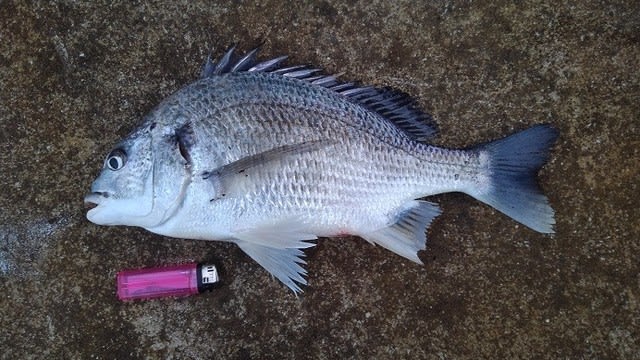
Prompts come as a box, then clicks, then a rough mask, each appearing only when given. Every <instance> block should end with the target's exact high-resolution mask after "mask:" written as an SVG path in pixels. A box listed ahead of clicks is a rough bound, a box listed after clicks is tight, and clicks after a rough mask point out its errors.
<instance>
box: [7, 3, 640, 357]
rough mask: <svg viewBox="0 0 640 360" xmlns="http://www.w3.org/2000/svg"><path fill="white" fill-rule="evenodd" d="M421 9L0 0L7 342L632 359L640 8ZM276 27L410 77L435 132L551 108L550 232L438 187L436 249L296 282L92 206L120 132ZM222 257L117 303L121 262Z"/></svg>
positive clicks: (349, 62) (323, 245) (293, 41)
mask: <svg viewBox="0 0 640 360" xmlns="http://www.w3.org/2000/svg"><path fill="white" fill-rule="evenodd" d="M26 3H28V4H26ZM423 3H424V4H422V5H419V4H418V3H417V2H415V1H400V2H387V1H361V2H355V3H351V4H349V5H346V4H343V3H342V2H339V1H333V0H331V1H318V2H307V3H303V2H292V3H289V4H283V3H281V2H279V1H262V2H259V3H255V4H252V3H249V2H224V3H212V2H206V1H177V2H173V1H167V2H156V1H144V2H128V1H123V2H117V3H113V2H112V1H87V2H75V1H58V2H56V1H49V2H45V1H36V2H22V1H7V0H4V1H0V169H1V170H0V171H1V174H2V176H1V177H0V186H1V188H2V191H1V192H0V314H1V317H0V329H2V331H0V358H2V359H27V358H36V359H38V358H41V359H116V358H117V359H125V358H146V359H155V358H159V359H183V358H187V359H188V358H193V359H203V358H221V359H222V358H230V359H269V358H275V359H283V358H284V359H306V358H327V359H328V358H380V359H385V358H386V359H396V358H433V359H436V358H470V359H477V358H573V359H575V358H620V359H622V358H627V359H633V358H635V359H637V358H640V275H639V270H640V262H639V260H638V255H639V254H640V240H639V239H640V216H639V212H638V208H640V196H639V195H638V191H639V188H638V183H639V179H640V176H639V175H640V174H639V173H640V171H639V168H640V161H639V154H638V148H639V147H640V76H639V74H638V69H640V3H638V2H637V1H610V2H601V1H592V0H587V1H563V2H558V1H530V2H522V3H521V2H511V1H502V0H499V1H473V2H471V1H428V2H423ZM261 42H263V43H264V45H263V51H262V54H263V56H264V57H273V56H276V55H281V54H289V55H291V61H290V62H291V63H310V64H314V65H317V66H320V67H323V68H325V69H327V71H328V72H331V73H341V74H343V75H342V77H343V78H344V79H349V80H358V81H361V82H362V83H366V84H376V85H379V86H392V87H395V88H398V89H400V90H403V91H405V92H407V93H410V94H412V95H414V96H415V97H416V99H417V100H418V102H419V103H420V105H421V106H423V107H424V109H426V110H427V111H429V112H430V113H432V114H433V115H434V118H435V119H436V121H437V123H438V124H439V126H440V130H441V132H440V136H439V137H438V139H437V144H439V145H442V146H448V147H465V146H469V145H472V144H477V143H480V142H483V141H487V140H490V139H495V138H499V137H502V136H504V135H507V134H509V133H511V132H514V131H516V130H521V129H524V128H526V127H528V126H531V125H533V124H538V123H551V124H553V125H554V126H555V127H557V128H558V129H559V130H560V133H561V135H560V139H559V141H558V143H557V145H556V147H555V150H554V152H553V154H552V157H551V160H550V162H549V163H548V165H547V166H545V167H544V169H543V170H542V171H541V173H540V183H541V185H542V187H543V188H544V190H545V193H546V194H547V195H548V196H549V198H550V201H551V204H552V205H553V207H554V208H555V210H556V220H557V225H556V235H555V236H545V235H541V234H538V233H535V232H533V231H531V230H529V229H527V228H524V227H523V226H520V225H518V224H517V223H516V222H514V221H513V220H511V219H509V218H507V217H505V216H503V215H501V214H499V213H497V212H496V211H494V210H492V209H491V208H489V207H488V206H485V205H483V204H481V203H479V202H477V201H475V200H473V199H471V198H470V197H467V196H464V195H460V194H445V195H439V196H435V197H432V198H431V199H430V200H432V201H436V202H438V203H439V204H440V205H441V207H442V209H443V210H444V214H443V215H442V216H440V217H439V218H438V219H437V220H436V221H435V222H434V223H433V224H432V226H431V228H430V230H429V243H428V246H427V250H426V251H424V252H423V253H421V255H420V256H421V258H422V259H423V260H424V262H425V265H424V266H418V265H416V264H414V263H411V262H409V261H407V260H405V259H403V258H400V257H399V256H396V255H394V254H392V253H390V252H389V251H386V250H384V249H382V248H381V247H374V246H371V245H369V244H367V243H366V242H365V241H363V240H361V239H357V238H346V239H344V238H343V239H334V240H327V239H323V240H321V241H320V242H319V244H318V246H317V247H315V248H313V249H311V250H310V251H308V252H307V260H308V263H309V264H308V270H309V286H308V287H306V288H305V292H304V294H303V295H302V296H300V297H295V296H294V295H293V294H292V293H291V292H290V291H289V290H288V289H287V288H285V287H284V286H283V285H281V284H280V283H278V282H277V281H275V280H273V279H271V277H270V276H269V275H268V274H267V273H266V271H264V270H263V269H262V268H261V267H260V266H259V265H257V264H256V263H255V262H253V261H252V260H251V259H249V258H248V257H247V256H245V255H244V254H243V253H242V252H241V250H239V249H238V248H237V247H236V246H235V245H231V244H227V243H220V242H204V241H186V240H179V239H170V238H166V237H162V236H157V235H153V234H151V233H148V232H146V231H144V230H141V229H136V228H124V227H101V226H96V225H94V224H92V223H90V222H88V221H87V220H86V219H85V211H86V210H85V209H84V206H83V201H82V199H83V196H84V195H85V194H86V193H87V192H88V191H89V186H90V184H91V182H92V180H93V179H94V178H95V176H96V175H97V174H98V172H99V170H100V168H101V166H102V162H103V159H104V156H105V154H106V153H107V151H108V150H109V149H110V147H111V146H112V145H113V144H114V143H115V142H117V141H118V140H119V139H121V138H122V137H123V136H125V135H126V134H127V133H128V132H129V131H131V130H132V129H134V128H135V126H136V124H137V123H138V122H139V121H140V119H141V117H142V116H143V115H144V114H145V113H146V112H148V111H149V110H150V109H151V108H152V107H153V106H154V105H155V104H157V103H158V102H159V101H160V100H162V99H163V98H164V97H166V96H167V95H169V94H170V93H172V92H174V91H175V90H177V89H179V88H180V87H182V86H184V85H186V84H188V83H189V82H191V81H193V80H194V79H196V77H197V76H198V73H199V71H200V66H201V64H202V63H203V61H204V58H205V57H206V55H207V54H208V53H209V52H210V51H211V52H212V53H213V54H214V55H215V56H218V55H220V54H221V52H222V51H223V50H224V49H225V48H226V47H227V46H228V45H229V44H232V43H238V44H239V47H240V48H241V49H243V50H248V49H250V48H251V47H252V46H254V45H256V44H259V43H261ZM207 259H209V260H211V259H213V260H216V261H218V262H219V263H220V264H221V265H222V268H223V270H224V284H223V286H222V287H220V288H219V289H217V290H215V291H213V292H211V293H207V294H204V295H199V296H194V297H190V298H184V299H177V300H176V299H164V300H160V301H148V302H137V303H121V302H119V301H118V300H117V299H116V297H115V274H116V272H117V271H118V270H120V269H123V268H137V267H144V266H155V265H162V264H173V263H180V262H186V261H192V260H196V261H201V260H207Z"/></svg>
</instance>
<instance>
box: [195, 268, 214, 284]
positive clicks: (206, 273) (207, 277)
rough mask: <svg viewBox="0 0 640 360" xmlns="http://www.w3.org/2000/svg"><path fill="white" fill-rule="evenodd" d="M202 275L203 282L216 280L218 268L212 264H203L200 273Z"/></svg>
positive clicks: (208, 282) (210, 282)
mask: <svg viewBox="0 0 640 360" xmlns="http://www.w3.org/2000/svg"><path fill="white" fill-rule="evenodd" d="M200 274H201V275H202V283H203V284H213V283H216V282H218V280H219V278H218V269H216V267H215V266H213V265H204V266H203V267H202V271H201V273H200Z"/></svg>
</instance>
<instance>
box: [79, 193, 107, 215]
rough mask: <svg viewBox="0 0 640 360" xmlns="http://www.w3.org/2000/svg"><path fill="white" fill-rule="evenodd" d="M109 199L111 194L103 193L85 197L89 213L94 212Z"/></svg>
mask: <svg viewBox="0 0 640 360" xmlns="http://www.w3.org/2000/svg"><path fill="white" fill-rule="evenodd" d="M108 197H109V193H107V192H103V191H94V192H92V193H91V194H89V195H87V196H85V197H84V205H85V207H87V208H88V209H89V211H91V210H94V209H95V208H97V207H98V206H100V204H101V203H102V202H103V201H104V200H105V199H107V198H108Z"/></svg>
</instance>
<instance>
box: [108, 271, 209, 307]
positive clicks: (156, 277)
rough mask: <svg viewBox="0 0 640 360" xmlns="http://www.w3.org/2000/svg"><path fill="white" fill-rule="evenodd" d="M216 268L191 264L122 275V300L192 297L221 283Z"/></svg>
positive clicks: (119, 284)
mask: <svg viewBox="0 0 640 360" xmlns="http://www.w3.org/2000/svg"><path fill="white" fill-rule="evenodd" d="M219 280H220V279H219V277H218V270H217V269H216V267H215V266H214V265H203V264H198V263H190V264H183V265H173V266H167V267H158V268H148V269H130V270H122V271H120V272H118V275H117V281H118V299H120V300H122V301H127V300H136V299H153V298H161V297H169V296H174V297H176V296H189V295H194V294H199V293H201V292H203V291H207V290H211V289H212V288H214V287H215V285H216V284H217V283H218V281H219Z"/></svg>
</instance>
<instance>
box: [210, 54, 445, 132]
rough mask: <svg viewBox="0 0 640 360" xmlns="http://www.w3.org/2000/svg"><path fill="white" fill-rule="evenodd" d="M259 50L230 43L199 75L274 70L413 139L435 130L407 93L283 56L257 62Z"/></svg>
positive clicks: (425, 114) (430, 121)
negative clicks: (242, 50)
mask: <svg viewBox="0 0 640 360" xmlns="http://www.w3.org/2000/svg"><path fill="white" fill-rule="evenodd" d="M259 50H260V49H259V48H255V49H253V50H251V51H249V52H248V53H247V54H246V55H244V56H238V55H236V54H235V46H232V47H230V48H229V49H228V50H227V51H226V52H225V54H224V55H223V56H222V58H220V60H219V61H217V62H212V61H211V57H210V56H209V57H208V58H207V61H206V63H205V64H204V67H203V69H202V77H203V78H206V77H211V76H217V75H221V74H226V73H232V72H243V71H244V72H265V73H272V74H277V75H281V76H285V77H288V78H294V79H298V80H302V81H305V82H308V83H310V84H313V85H317V86H322V87H324V88H327V89H330V90H332V91H334V92H336V93H338V94H340V95H342V96H344V97H346V98H348V99H350V100H351V101H353V102H355V103H358V104H360V105H362V106H364V107H366V108H367V109H369V110H371V111H374V112H376V113H378V114H380V115H381V116H383V117H384V118H386V119H387V120H389V121H390V122H392V123H393V124H395V125H396V126H397V127H398V128H400V129H402V130H403V131H404V132H406V133H407V135H409V136H410V137H411V138H412V139H414V140H416V141H421V142H426V141H428V140H430V139H431V138H432V137H433V136H434V135H435V134H436V132H437V129H436V126H435V124H434V122H433V119H432V118H431V116H430V115H429V114H427V113H425V112H423V111H422V110H420V109H419V108H418V106H417V104H416V102H415V101H414V100H413V99H412V98H411V97H410V96H408V95H407V94H404V93H402V92H399V91H396V90H393V89H391V88H388V87H385V88H377V87H373V86H360V85H358V84H355V83H350V82H341V81H339V80H337V75H326V74H323V73H322V70H321V69H318V68H314V67H310V66H308V65H296V66H287V67H283V66H282V65H283V63H284V61H285V60H286V59H287V56H280V57H277V58H274V59H270V60H266V61H261V62H258V60H257V59H256V55H257V53H258V51H259Z"/></svg>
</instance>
